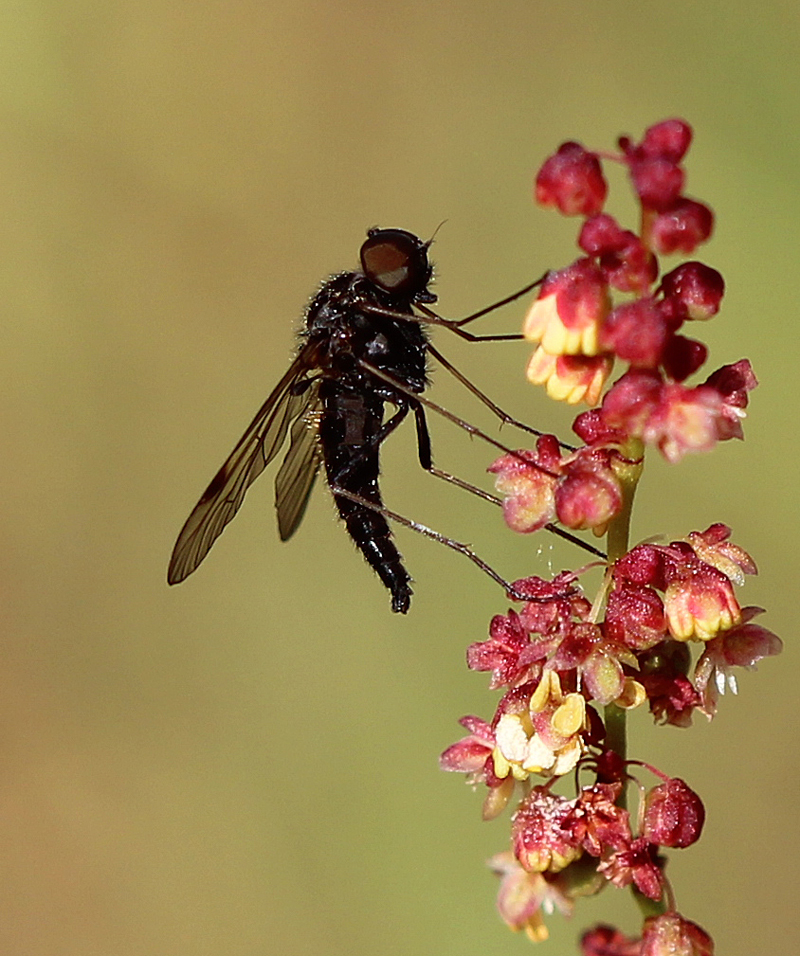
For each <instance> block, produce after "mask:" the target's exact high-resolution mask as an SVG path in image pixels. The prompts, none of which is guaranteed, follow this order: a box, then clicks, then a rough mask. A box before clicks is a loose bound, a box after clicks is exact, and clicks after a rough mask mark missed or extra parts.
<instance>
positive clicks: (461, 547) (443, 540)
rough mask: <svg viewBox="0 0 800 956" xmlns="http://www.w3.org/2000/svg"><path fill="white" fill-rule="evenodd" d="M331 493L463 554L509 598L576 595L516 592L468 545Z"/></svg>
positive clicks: (336, 489) (380, 507)
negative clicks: (533, 595)
mask: <svg viewBox="0 0 800 956" xmlns="http://www.w3.org/2000/svg"><path fill="white" fill-rule="evenodd" d="M331 491H333V493H334V494H335V495H338V496H340V497H342V498H347V499H349V500H350V501H352V502H353V503H354V504H358V505H361V506H362V507H363V508H369V509H370V510H371V511H376V512H378V514H381V515H383V517H384V518H389V519H390V520H391V521H396V522H397V523H398V524H401V525H403V527H405V528H410V529H411V530H412V531H416V532H417V534H421V535H424V536H425V537H426V538H430V539H431V540H433V541H438V542H439V544H443V545H444V546H445V547H447V548H450V549H451V550H453V551H457V552H458V553H459V554H463V555H464V556H465V557H467V558H469V560H470V561H472V563H473V564H475V565H477V567H479V568H480V569H481V571H483V573H484V574H487V575H488V576H489V577H490V578H491V579H492V580H493V581H494V582H495V583H496V584H499V585H500V587H502V588H503V590H504V591H505V592H506V594H507V595H508V597H510V598H512V599H513V600H515V601H527V602H529V603H530V602H533V603H540V604H541V603H547V602H548V601H552V600H555V599H559V598H567V597H571V596H572V595H573V594H575V589H569V590H567V591H565V592H564V593H563V594H555V595H551V596H550V597H546V598H545V597H531V596H530V595H529V594H524V593H523V592H521V591H517V590H515V588H514V586H513V585H512V584H511V583H510V582H509V581H506V579H505V578H504V577H502V576H501V575H500V574H498V573H497V571H495V570H494V568H493V567H492V566H491V565H489V564H487V563H486V562H485V561H484V560H483V558H481V557H479V556H478V555H477V554H476V553H475V552H474V551H473V550H472V548H471V547H470V546H469V545H468V544H464V543H463V542H461V541H456V540H455V539H454V538H448V537H446V536H445V535H443V534H440V533H439V532H438V531H434V530H433V528H429V527H428V526H427V525H424V524H421V523H420V522H419V521H412V520H411V518H406V517H405V516H404V515H401V514H398V513H397V512H396V511H390V510H389V509H388V508H386V507H384V506H383V505H376V504H375V503H374V502H372V501H368V500H367V499H366V498H362V497H361V495H357V494H354V493H353V492H351V491H347V490H346V489H344V488H339V487H338V486H335V485H332V486H331Z"/></svg>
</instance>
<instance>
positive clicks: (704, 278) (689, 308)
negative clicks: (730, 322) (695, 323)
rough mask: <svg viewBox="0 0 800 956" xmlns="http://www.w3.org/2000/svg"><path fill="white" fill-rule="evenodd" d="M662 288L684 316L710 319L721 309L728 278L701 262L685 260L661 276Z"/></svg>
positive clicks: (665, 296)
mask: <svg viewBox="0 0 800 956" xmlns="http://www.w3.org/2000/svg"><path fill="white" fill-rule="evenodd" d="M661 291H662V293H663V294H664V298H665V299H670V300H673V301H674V303H675V305H676V307H677V308H678V309H679V310H680V312H682V313H683V316H684V317H685V318H687V319H710V318H711V316H712V315H716V314H717V312H719V307H720V303H721V302H722V296H723V295H724V294H725V280H724V279H723V278H722V276H721V275H720V274H719V272H717V270H716V269H712V268H711V267H710V266H706V265H703V263H702V262H684V263H683V264H682V265H679V266H678V268H677V269H673V270H672V272H668V273H667V274H666V275H665V276H664V277H663V278H662V280H661Z"/></svg>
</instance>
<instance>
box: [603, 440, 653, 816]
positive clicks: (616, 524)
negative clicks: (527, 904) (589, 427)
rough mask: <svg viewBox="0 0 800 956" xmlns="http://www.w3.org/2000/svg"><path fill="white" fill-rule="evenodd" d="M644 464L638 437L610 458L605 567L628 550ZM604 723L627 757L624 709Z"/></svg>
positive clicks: (610, 743) (609, 740) (613, 746)
mask: <svg viewBox="0 0 800 956" xmlns="http://www.w3.org/2000/svg"><path fill="white" fill-rule="evenodd" d="M643 465H644V447H643V445H642V443H641V442H640V441H639V440H638V439H631V440H630V441H629V443H628V445H627V447H625V448H624V449H621V450H620V454H619V455H618V456H617V457H616V458H615V459H614V461H613V468H614V473H615V475H616V476H617V480H618V481H619V483H620V486H621V488H622V508H621V509H620V512H619V514H618V515H617V516H616V517H615V518H614V520H613V521H612V522H611V524H610V525H609V527H608V534H607V537H606V551H607V553H608V566H609V569H610V568H612V567H613V565H614V562H615V561H616V560H618V559H619V558H621V557H622V556H623V555H624V554H626V553H627V551H628V542H629V538H630V529H631V513H632V511H633V498H634V495H635V494H636V485H637V484H638V482H639V478H640V476H641V474H642V467H643ZM609 585H610V577H607V579H606V587H608V586H609ZM604 717H605V725H606V746H607V747H608V748H609V749H610V750H613V751H614V752H615V753H616V754H619V756H620V757H621V759H622V760H625V759H626V756H627V724H626V712H625V711H624V710H623V709H622V708H621V707H617V705H616V704H608V705H607V706H606V708H605V711H604ZM620 802H621V803H622V805H623V806H625V805H626V803H627V799H626V791H625V789H623V791H622V795H621V801H620Z"/></svg>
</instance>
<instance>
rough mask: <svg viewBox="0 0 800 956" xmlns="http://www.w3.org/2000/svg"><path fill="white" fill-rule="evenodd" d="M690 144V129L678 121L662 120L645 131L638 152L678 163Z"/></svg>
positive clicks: (681, 121) (684, 123) (687, 125)
mask: <svg viewBox="0 0 800 956" xmlns="http://www.w3.org/2000/svg"><path fill="white" fill-rule="evenodd" d="M691 142H692V127H691V126H690V125H689V124H688V123H686V122H684V121H683V120H680V119H668V120H662V121H661V122H660V123H656V124H655V125H654V126H651V127H650V128H649V129H647V130H645V133H644V137H643V138H642V142H641V145H640V146H639V150H640V152H641V153H642V154H643V155H644V156H658V157H661V158H662V159H669V160H671V161H672V162H673V163H679V162H680V161H681V160H682V159H683V157H684V156H685V155H686V152H687V150H688V149H689V146H690V145H691Z"/></svg>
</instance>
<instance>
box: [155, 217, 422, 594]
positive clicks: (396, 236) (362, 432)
mask: <svg viewBox="0 0 800 956" xmlns="http://www.w3.org/2000/svg"><path fill="white" fill-rule="evenodd" d="M428 245H429V244H428V243H426V242H423V241H422V240H421V239H419V238H417V237H416V236H415V235H413V234H412V233H410V232H406V231H405V230H402V229H371V230H370V231H369V233H368V236H367V240H366V242H364V244H363V245H362V247H361V265H362V271H360V272H345V273H342V274H340V275H337V276H334V277H333V278H331V279H329V280H328V281H327V282H325V284H324V285H323V286H322V288H321V289H320V291H319V292H318V293H317V294H316V296H314V299H313V300H312V302H311V304H310V305H309V307H308V312H307V315H306V327H305V329H304V331H303V334H302V338H303V344H302V345H301V348H300V351H299V352H298V354H297V357H296V358H295V360H294V361H293V362H292V364H291V366H290V367H289V370H288V371H287V372H286V374H285V375H284V376H283V378H282V379H281V380H280V382H278V384H277V386H276V387H275V389H274V390H273V392H272V394H271V395H270V396H269V398H268V399H267V400H266V402H264V404H263V405H262V406H261V408H260V409H259V410H258V413H257V414H256V416H255V418H254V419H253V421H252V422H251V424H250V427H249V428H248V429H247V431H246V432H245V433H244V435H243V436H242V439H241V441H240V442H239V444H238V445H237V446H236V448H234V450H233V452H232V453H231V455H230V457H229V458H228V460H227V461H226V462H225V464H224V465H223V466H222V468H220V470H219V471H218V472H217V474H216V475H215V476H214V478H213V480H212V481H211V484H210V485H209V486H208V488H206V490H205V492H204V493H203V496H202V497H201V498H200V501H199V502H198V503H197V505H196V507H195V509H194V511H192V513H191V514H190V515H189V518H188V519H187V521H186V524H184V526H183V528H182V529H181V533H180V534H179V536H178V540H177V542H176V544H175V548H174V550H173V552H172V559H171V561H170V564H169V571H168V574H167V580H168V581H169V583H170V584H177V583H178V582H179V581H182V580H183V579H184V578H185V577H187V576H188V575H190V574H191V573H192V571H194V570H195V568H196V567H197V566H198V565H199V564H200V562H201V561H202V560H203V558H204V557H205V556H206V554H207V553H208V551H209V549H210V548H211V545H212V544H213V543H214V541H215V540H216V538H217V537H218V536H219V534H220V533H221V532H222V530H223V528H224V527H225V525H226V524H227V523H228V522H229V521H230V520H231V518H233V516H234V515H235V514H236V512H237V511H238V509H239V506H240V505H241V503H242V500H243V499H244V496H245V493H246V491H247V489H248V488H249V487H250V485H251V484H252V483H253V482H254V481H255V479H256V478H257V477H258V476H259V475H260V474H261V472H262V471H263V470H264V469H265V468H266V466H267V465H268V464H269V463H270V461H272V459H273V458H274V457H275V455H276V454H277V453H278V452H279V451H280V449H281V447H282V445H283V443H284V441H285V439H286V435H287V433H288V432H289V430H290V429H291V443H290V446H289V451H288V452H287V454H286V457H285V459H284V461H283V464H282V465H281V468H280V470H279V472H278V475H277V478H276V481H275V504H276V508H277V512H278V528H279V530H280V536H281V540H282V541H286V540H287V539H288V538H289V537H291V535H292V534H293V533H294V531H295V530H296V528H297V526H298V524H299V523H300V520H301V518H302V517H303V512H304V511H305V508H306V504H307V502H308V497H309V494H310V492H311V488H312V485H313V484H314V478H315V477H316V474H317V471H318V469H319V466H320V463H322V464H324V466H325V473H326V477H327V481H328V484H329V485H333V486H336V487H339V488H342V489H343V490H346V491H350V492H352V493H354V494H356V495H358V496H359V497H362V498H364V499H366V500H368V501H370V502H372V503H373V504H375V505H377V506H379V507H380V506H381V504H382V502H381V496H380V491H379V488H378V473H379V461H378V457H379V452H380V445H381V442H383V440H384V439H385V438H386V437H387V435H389V434H390V433H391V432H392V431H394V429H395V428H396V427H397V426H398V425H399V424H400V422H401V421H402V420H403V419H404V418H405V417H406V415H407V414H408V412H409V410H413V411H414V413H415V417H416V423H417V437H418V448H419V460H420V464H421V465H422V467H423V468H426V469H430V468H431V448H430V439H429V437H428V430H427V427H426V423H425V417H424V413H423V410H422V406H421V405H419V403H415V402H414V400H413V399H412V398H409V396H408V395H407V394H404V393H401V392H399V391H397V390H396V389H394V388H393V387H392V386H391V385H389V384H388V383H387V382H386V381H384V380H381V379H378V378H376V377H375V376H373V375H371V374H370V373H368V372H367V371H365V370H364V368H363V367H362V366H361V364H360V362H361V361H367V362H368V363H369V364H370V365H373V366H374V367H376V368H378V369H380V370H381V371H382V372H385V373H386V374H387V375H388V376H390V377H391V378H394V379H397V380H399V381H400V382H402V383H403V384H404V385H405V386H406V387H407V388H408V389H410V390H411V391H412V392H421V391H422V390H423V389H424V388H425V385H426V374H425V362H426V353H427V338H426V335H425V330H424V329H423V327H422V326H421V325H420V323H419V322H418V321H414V320H411V321H404V320H403V319H401V318H395V317H393V316H391V315H390V314H387V313H407V314H409V315H413V306H415V305H420V304H424V303H428V304H429V303H433V302H435V301H436V296H435V295H434V294H433V293H432V292H430V291H429V290H428V283H429V282H430V280H431V275H432V267H431V264H430V262H429V261H428ZM385 402H390V403H391V404H392V405H394V406H395V407H396V409H397V411H396V412H395V413H394V414H393V415H392V416H391V417H390V418H389V419H388V420H387V421H386V422H384V420H383V408H384V403H385ZM335 501H336V506H337V508H338V509H339V514H340V515H341V516H342V518H343V519H344V521H345V524H346V526H347V531H348V533H349V534H350V536H351V537H352V539H353V541H354V542H355V544H356V546H357V547H358V548H359V550H360V551H361V552H362V553H363V555H364V557H365V558H366V559H367V561H368V562H369V564H370V565H372V567H373V568H374V569H375V571H377V573H378V575H379V577H380V579H381V580H382V581H383V583H384V584H385V585H386V587H387V588H388V589H389V591H390V592H391V595H392V610H393V611H400V612H403V613H405V612H406V611H407V610H408V608H409V604H410V603H411V593H412V592H411V587H410V586H409V581H410V580H411V579H410V575H409V574H408V572H407V571H406V569H405V568H404V567H403V564H402V560H401V557H400V553H399V551H398V550H397V547H396V546H395V544H394V541H393V539H392V535H391V531H390V529H389V525H388V523H387V521H386V519H385V518H384V517H383V515H382V514H380V513H379V512H377V511H374V510H372V509H370V508H366V507H364V506H363V505H360V504H357V503H356V502H354V501H352V500H350V499H348V498H345V497H343V496H335Z"/></svg>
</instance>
